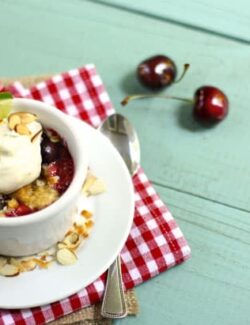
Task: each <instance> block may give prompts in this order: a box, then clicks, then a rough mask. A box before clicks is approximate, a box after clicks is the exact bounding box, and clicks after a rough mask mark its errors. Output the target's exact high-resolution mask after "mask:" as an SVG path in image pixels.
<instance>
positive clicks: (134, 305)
mask: <svg viewBox="0 0 250 325" xmlns="http://www.w3.org/2000/svg"><path fill="white" fill-rule="evenodd" d="M50 77H51V74H46V75H42V76H27V77H16V78H5V77H3V78H2V77H0V85H1V84H2V85H4V86H8V85H10V84H12V83H13V82H14V81H17V80H18V81H20V82H21V83H22V85H24V86H25V87H27V88H29V87H31V86H32V85H34V84H36V83H38V82H40V81H44V80H46V79H48V78H50ZM125 298H126V304H127V307H128V315H134V316H135V315H137V314H138V311H139V307H138V301H137V298H136V296H135V291H134V290H133V289H132V290H128V291H127V292H126V293H125ZM111 322H112V321H111V320H109V319H105V318H103V317H102V316H101V304H97V305H95V306H90V307H87V308H83V309H81V310H78V311H76V312H74V313H72V314H70V315H67V316H64V317H61V318H59V319H58V320H55V321H53V322H50V324H51V325H70V324H72V325H73V324H74V325H110V324H111Z"/></svg>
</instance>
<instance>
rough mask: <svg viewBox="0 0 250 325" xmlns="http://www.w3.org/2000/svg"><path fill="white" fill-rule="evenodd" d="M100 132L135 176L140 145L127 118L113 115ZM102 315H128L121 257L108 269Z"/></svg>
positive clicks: (116, 316) (104, 123)
mask: <svg viewBox="0 0 250 325" xmlns="http://www.w3.org/2000/svg"><path fill="white" fill-rule="evenodd" d="M99 130H100V132H101V133H103V134H104V135H105V136H106V137H107V138H108V139H109V140H110V141H111V142H112V144H113V145H114V146H115V147H116V149H117V150H118V152H119V153H120V155H121V156H122V158H123V160H124V162H125V164H126V165H127V167H128V170H129V172H130V175H131V176H133V175H134V174H135V173H136V171H137V169H138V167H139V162H140V145H139V140H138V136H137V134H136V131H135V129H134V127H133V126H132V125H131V123H130V122H129V121H128V119H127V118H126V117H125V116H123V115H121V114H113V115H111V116H109V117H108V118H107V119H106V120H105V121H104V122H103V124H102V125H101V126H100V128H99ZM101 314H102V316H103V317H106V318H123V317H125V316H126V315H127V307H126V302H125V296H124V291H123V286H122V274H121V261H120V256H118V257H117V258H116V260H115V261H114V262H113V264H112V265H111V266H110V267H109V269H108V277H107V283H106V288H105V293H104V298H103V302H102V309H101Z"/></svg>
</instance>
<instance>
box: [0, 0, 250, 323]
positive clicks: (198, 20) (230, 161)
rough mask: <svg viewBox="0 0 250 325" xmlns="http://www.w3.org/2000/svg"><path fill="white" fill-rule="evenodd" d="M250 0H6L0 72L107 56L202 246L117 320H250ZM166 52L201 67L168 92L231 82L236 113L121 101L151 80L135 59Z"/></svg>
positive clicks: (113, 92) (118, 94)
mask: <svg viewBox="0 0 250 325" xmlns="http://www.w3.org/2000/svg"><path fill="white" fill-rule="evenodd" d="M249 13H250V5H249V2H248V1H247V0H239V1H237V2H236V3H234V4H233V3H230V2H229V3H228V2H227V1H226V0H224V1H215V0H213V1H208V0H199V1H196V2H194V3H190V2H185V1H184V0H182V1H173V0H172V1H160V0H157V1H156V0H155V1H149V0H143V1H142V0H140V1H139V0H138V1H132V0H118V1H115V0H110V1H79V0H72V1H66V0H60V1H59V0H54V1H50V0H45V1H38V0H37V1H32V0H26V1H21V0H16V1H4V0H0V30H1V48H0V75H5V76H18V75H31V74H44V73H47V72H53V71H55V72H58V71H63V70H67V69H69V68H72V67H78V66H82V65H84V64H85V63H89V62H93V63H95V64H96V66H97V69H98V71H99V73H100V74H101V76H102V78H103V80H104V82H105V85H106V87H107V90H108V92H109V94H110V96H111V99H112V101H113V103H114V105H115V107H116V109H117V110H118V111H120V112H123V113H124V114H125V115H126V116H127V117H128V118H129V119H130V120H131V121H132V122H133V124H134V125H135V127H136V129H137V131H138V135H139V138H140V142H141V150H142V166H143V167H144V169H145V171H146V173H147V175H148V176H149V178H150V179H151V180H152V182H153V183H154V185H155V187H156V189H157V191H158V192H159V193H160V195H161V197H162V198H163V200H164V201H165V202H166V203H167V204H168V206H169V208H170V209H171V211H172V213H173V215H174V217H175V218H176V220H177V222H178V223H179V225H180V226H181V228H182V230H183V232H184V234H185V236H186V237H187V239H188V241H189V243H190V245H191V247H192V259H191V260H189V261H188V262H186V263H184V264H182V265H180V266H178V267H176V268H173V269H171V270H169V271H168V272H165V273H164V274H162V275H160V276H158V277H156V278H154V279H153V280H151V281H149V282H147V283H145V284H143V285H141V286H140V287H138V288H137V295H138V298H139V302H140V309H141V311H140V314H139V316H137V317H136V318H127V319H126V320H120V321H117V322H116V323H117V324H119V325H120V324H121V325H122V324H128V325H132V324H143V325H152V324H157V325H163V324H171V325H172V324H173V325H181V324H190V325H200V324H203V325H209V324H215V325H217V324H218V325H224V324H227V325H228V324H232V325H237V324H241V325H247V324H250V311H249V301H250V267H249V257H250V215H249V210H250V149H249V148H250V147H249V143H250V107H249V102H250V98H249V97H250V82H249V72H250V59H249V58H250V46H249V44H250V36H249V35H250V34H249V32H250V14H249ZM158 53H164V54H166V55H169V56H170V57H172V58H173V59H174V60H175V61H176V63H177V64H178V66H179V67H180V68H181V66H182V64H183V63H185V62H189V63H190V64H191V69H190V72H189V73H188V74H187V76H186V77H185V79H184V80H183V81H182V83H181V84H178V85H175V86H173V87H172V88H171V89H169V90H168V92H169V93H172V94H175V95H179V96H184V97H188V96H190V97H191V96H192V95H193V92H194V90H195V89H196V88H197V87H199V86H201V85H204V84H213V85H215V86H218V87H220V88H222V89H223V90H224V91H225V92H226V93H227V95H228V97H229V99H230V113H229V115H228V117H227V119H226V120H225V121H223V122H222V123H221V124H220V125H218V126H217V127H215V128H212V129H204V128H199V127H197V125H196V124H194V123H193V121H192V118H191V114H190V113H191V112H190V109H189V108H188V107H183V106H182V105H180V104H178V103H177V102H173V101H165V100H156V99H155V100H150V101H149V100H148V101H137V102H134V103H133V104H132V103H131V105H129V106H128V107H127V108H121V106H120V100H121V99H122V98H123V97H124V96H125V95H127V94H129V93H132V92H138V91H140V90H142V89H141V88H140V86H139V85H138V84H137V82H136V80H135V78H134V70H135V67H136V65H137V64H138V63H139V62H140V61H141V60H143V59H145V58H147V57H148V56H150V55H153V54H158Z"/></svg>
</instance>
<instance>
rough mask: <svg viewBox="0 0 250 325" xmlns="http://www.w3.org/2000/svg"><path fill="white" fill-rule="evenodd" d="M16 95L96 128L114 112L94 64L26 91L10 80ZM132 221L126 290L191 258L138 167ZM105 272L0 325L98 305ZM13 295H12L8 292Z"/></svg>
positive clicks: (6, 316)
mask: <svg viewBox="0 0 250 325" xmlns="http://www.w3.org/2000/svg"><path fill="white" fill-rule="evenodd" d="M10 90H11V91H12V92H13V94H14V95H15V96H16V97H26V98H33V99H37V100H41V101H44V102H46V103H48V104H51V105H54V106H56V107H57V108H58V109H60V110H62V111H63V112H65V113H67V114H70V115H72V116H75V117H77V118H80V119H82V120H84V121H85V122H87V123H89V124H91V125H92V126H94V127H98V126H99V125H100V123H101V121H103V120H104V119H105V118H106V117H107V116H108V115H110V114H112V113H114V108H113V107H112V104H111V102H110V99H109V96H108V94H107V92H106V91H105V88H104V86H103V83H102V81H101V78H100V77H99V75H98V74H97V72H96V70H95V67H94V65H92V64H89V65H86V66H85V67H83V68H80V69H74V70H70V71H68V72H66V73H63V74H60V75H56V76H54V77H52V78H51V79H50V80H48V81H45V82H41V83H39V84H37V85H35V86H33V87H31V88H30V89H25V88H24V87H23V86H22V85H21V84H20V83H18V82H15V83H14V84H13V85H12V86H11V87H10ZM133 183H134V187H135V216H134V223H133V226H132V229H131V232H130V235H129V237H128V239H127V242H126V244H125V246H124V248H123V250H122V252H121V261H122V273H123V281H124V285H125V287H126V289H129V288H133V287H134V286H136V285H138V284H140V283H142V282H144V281H146V280H148V279H150V278H152V277H154V276H155V275H157V274H159V273H161V272H163V271H165V270H167V269H169V268H170V267H172V266H174V265H176V264H179V263H181V262H183V261H184V260H186V259H187V258H189V257H190V248H189V246H188V244H187V242H186V240H185V238H184V237H183V234H182V232H181V230H180V228H179V227H178V225H177V224H176V222H175V220H174V219H173V217H172V215H171V213H170V212H169V210H168V208H167V207H166V206H165V205H164V203H163V202H162V201H161V199H160V198H159V196H158V195H157V193H156V192H155V190H154V188H153V187H152V185H151V184H150V182H149V180H148V179H147V176H146V175H145V174H144V172H143V169H142V168H140V169H139V171H138V173H137V174H136V175H135V176H134V177H133ZM104 283H105V274H104V275H102V276H100V278H98V279H97V280H96V281H95V282H94V283H92V284H90V285H89V286H88V287H86V288H84V289H82V290H81V291H80V292H78V293H76V294H74V295H73V296H71V297H68V298H66V299H63V300H61V301H58V302H55V303H52V304H50V305H47V306H42V307H37V308H32V309H25V310H15V311H9V310H0V325H2V324H5V325H6V324H8V325H9V324H18V325H27V324H29V325H30V324H44V323H47V322H49V321H52V320H55V319H57V318H59V317H61V316H63V315H66V314H69V313H72V312H73V311H76V310H78V309H80V308H83V307H86V306H88V305H90V304H95V303H96V302H98V301H100V300H101V299H102V296H103V292H104ZM13 294H15V293H13Z"/></svg>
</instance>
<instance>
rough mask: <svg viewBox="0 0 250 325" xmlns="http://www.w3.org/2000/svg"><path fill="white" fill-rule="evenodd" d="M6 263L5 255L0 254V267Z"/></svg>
mask: <svg viewBox="0 0 250 325" xmlns="http://www.w3.org/2000/svg"><path fill="white" fill-rule="evenodd" d="M5 264H7V257H4V256H0V268H1V267H2V266H4V265H5Z"/></svg>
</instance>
